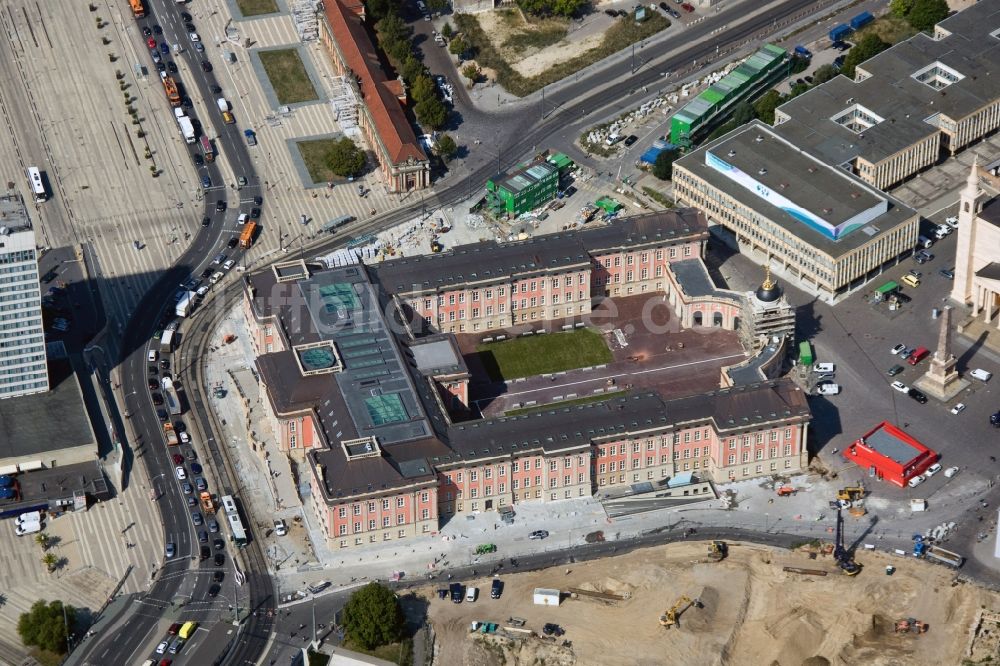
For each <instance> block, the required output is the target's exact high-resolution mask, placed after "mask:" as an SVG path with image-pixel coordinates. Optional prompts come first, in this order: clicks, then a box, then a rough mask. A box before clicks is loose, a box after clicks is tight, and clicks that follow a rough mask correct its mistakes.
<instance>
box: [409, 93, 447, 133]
mask: <svg viewBox="0 0 1000 666" xmlns="http://www.w3.org/2000/svg"><path fill="white" fill-rule="evenodd" d="M413 113H414V114H415V115H416V116H417V121H418V122H419V123H420V124H421V125H427V126H428V127H430V128H431V129H436V130H437V129H441V128H442V127H444V126H445V123H447V122H448V109H447V107H445V105H444V104H443V103H442V102H441V100H439V99H438V98H437V97H428V98H427V99H425V100H423V101H421V102H417V103H416V104H414V105H413Z"/></svg>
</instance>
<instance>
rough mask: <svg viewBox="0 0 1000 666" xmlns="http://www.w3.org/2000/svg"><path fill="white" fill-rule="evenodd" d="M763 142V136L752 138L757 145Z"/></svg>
mask: <svg viewBox="0 0 1000 666" xmlns="http://www.w3.org/2000/svg"><path fill="white" fill-rule="evenodd" d="M763 140H764V135H763V134H758V135H757V136H755V137H754V141H756V142H757V143H760V142H761V141H763Z"/></svg>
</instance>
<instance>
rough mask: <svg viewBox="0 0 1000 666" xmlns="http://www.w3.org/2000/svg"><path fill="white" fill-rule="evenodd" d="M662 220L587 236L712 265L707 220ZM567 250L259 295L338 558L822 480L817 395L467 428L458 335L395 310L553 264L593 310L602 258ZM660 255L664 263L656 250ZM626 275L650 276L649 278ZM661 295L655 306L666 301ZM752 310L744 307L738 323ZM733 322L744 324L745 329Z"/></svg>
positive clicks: (532, 249) (289, 265) (247, 284)
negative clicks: (556, 506) (457, 532)
mask: <svg viewBox="0 0 1000 666" xmlns="http://www.w3.org/2000/svg"><path fill="white" fill-rule="evenodd" d="M659 215H666V216H667V217H666V218H664V219H661V220H656V219H654V218H648V217H647V216H640V217H639V218H634V219H632V220H631V221H629V220H623V221H619V222H618V223H615V224H612V225H608V226H607V227H605V228H604V231H601V230H600V229H595V230H594V232H591V234H592V235H589V236H588V235H587V234H585V233H584V232H577V235H579V236H584V237H586V238H591V239H606V240H608V242H609V243H610V240H611V239H612V238H615V239H617V240H615V241H614V243H611V246H613V247H616V248H619V250H618V251H619V252H621V251H623V250H622V247H628V248H629V249H628V250H627V252H633V249H634V248H631V246H630V245H629V244H630V243H633V242H640V241H641V243H647V242H650V243H660V244H662V245H663V247H662V248H661V250H663V252H664V254H663V257H664V258H665V257H667V256H668V255H667V253H666V251H667V250H668V249H669V248H670V247H671V244H675V245H676V247H679V248H683V247H688V246H689V245H687V244H688V243H693V244H694V245H693V248H694V249H693V250H692V252H693V253H694V256H700V255H698V252H699V250H700V244H701V243H702V242H703V238H704V234H705V231H704V221H703V220H701V221H700V222H699V220H700V216H698V215H697V214H696V213H695V212H694V211H678V212H677V213H676V215H677V216H678V217H673V216H671V215H670V214H659ZM685 217H686V218H687V225H686V230H685V231H683V233H681V231H680V229H679V228H677V229H674V232H675V233H673V234H670V233H667V234H666V235H665V236H657V234H656V233H654V231H655V230H657V229H659V231H660V232H666V231H669V229H667V228H666V227H664V228H660V227H659V226H657V225H663V224H666V223H667V222H668V221H670V224H681V221H682V220H681V219H679V218H685ZM623 223H624V224H623ZM629 225H632V226H629ZM668 226H669V225H668ZM626 231H627V233H625V232H626ZM558 236H559V237H558V238H554V239H552V240H550V241H549V242H551V243H553V245H552V246H551V247H549V249H548V250H544V249H543V248H546V247H548V246H546V245H545V243H544V242H543V241H542V239H535V241H536V243H535V244H534V245H530V244H528V245H524V244H514V247H516V248H519V252H520V256H521V257H522V259H521V262H522V263H524V266H522V265H521V263H517V264H511V263H509V262H510V261H512V257H513V255H511V256H507V255H506V254H504V252H505V250H503V248H502V247H501V246H495V249H496V252H493V253H489V254H486V253H484V254H483V255H480V254H478V253H474V254H472V255H471V256H470V255H469V254H465V253H464V252H463V250H462V248H456V250H454V251H453V253H452V254H451V255H450V256H451V258H450V259H448V258H441V259H439V258H438V257H431V258H428V259H427V260H425V261H421V262H415V263H411V264H406V265H404V264H398V265H397V266H396V268H392V269H391V270H388V271H386V270H383V269H384V268H385V267H386V266H387V265H390V264H393V263H395V262H386V263H385V264H382V265H381V266H379V267H378V269H370V268H368V267H365V266H363V265H350V266H340V267H336V268H320V267H317V266H313V265H307V264H305V263H303V262H301V261H291V262H285V263H280V264H276V265H274V266H272V267H270V268H269V269H266V270H263V271H259V272H256V273H251V274H249V275H246V276H245V277H244V303H243V306H244V308H243V309H244V315H245V317H246V320H247V324H248V328H249V331H250V337H251V340H252V345H253V347H254V350H255V352H256V354H257V360H256V367H257V371H258V375H259V377H260V384H261V389H262V391H263V393H264V395H265V396H266V398H265V400H264V405H265V418H266V419H267V420H268V422H269V424H270V429H271V431H272V432H274V433H275V436H276V438H277V440H278V445H279V448H280V449H281V450H282V451H283V452H284V453H286V454H287V455H289V456H290V457H294V458H297V459H299V460H302V461H304V462H305V463H307V465H308V467H307V468H308V469H309V470H310V478H309V482H310V484H311V486H312V492H311V494H310V497H309V500H308V501H309V503H310V507H311V511H312V513H313V515H314V516H315V517H316V519H317V521H318V522H319V524H320V525H321V526H322V529H323V532H324V534H325V536H326V539H327V542H328V545H330V546H331V547H334V548H351V547H355V546H360V545H363V544H367V543H375V542H383V541H390V540H396V539H401V538H410V537H413V536H417V535H421V534H431V533H433V532H435V531H436V530H437V529H438V526H439V525H440V521H441V520H442V519H445V518H448V517H451V516H454V515H457V514H465V513H471V512H477V511H490V510H495V509H498V508H499V507H501V506H509V505H511V504H514V503H518V502H525V501H543V502H548V501H555V500H562V499H569V498H576V497H582V496H590V495H592V494H594V493H595V492H598V491H599V490H600V489H602V488H607V487H612V486H620V487H627V486H629V485H630V484H635V483H653V484H665V483H666V482H667V481H668V480H669V479H671V478H673V477H674V476H676V475H678V474H684V473H689V474H690V473H696V474H699V475H702V476H703V477H706V478H714V479H717V480H728V479H745V478H751V477H754V476H763V475H767V474H775V473H786V474H787V473H793V472H797V471H799V470H801V469H802V468H803V467H804V466H805V465H806V464H807V462H808V450H807V445H806V442H807V437H808V423H809V420H810V418H811V416H810V413H809V407H808V404H807V402H806V398H805V394H804V393H803V392H802V391H801V389H799V388H798V387H796V386H795V385H794V384H793V383H792V382H790V381H787V380H774V381H769V380H762V381H757V382H752V383H747V384H745V385H739V386H735V387H730V388H724V389H719V390H717V391H714V392H710V393H699V394H697V395H690V396H684V397H680V398H675V399H669V400H667V399H664V398H662V397H661V396H660V395H658V394H656V393H654V392H633V393H630V394H628V395H626V396H624V397H615V398H612V399H610V400H607V401H605V402H597V403H590V404H583V405H569V406H559V405H553V406H552V407H551V408H550V409H546V410H543V411H540V412H538V413H533V414H522V415H517V416H509V417H508V416H501V417H495V418H488V419H478V420H471V421H468V420H467V421H460V422H459V421H453V420H452V419H451V416H450V414H451V413H452V411H453V410H456V408H461V407H463V406H464V405H465V403H467V400H468V396H467V383H468V378H469V371H468V369H467V367H466V365H465V362H464V360H463V358H462V355H461V353H460V351H459V349H458V347H457V345H456V344H455V340H454V336H453V335H451V334H449V333H447V332H445V333H440V332H433V333H432V334H430V335H415V331H414V329H413V328H412V327H411V326H410V324H409V321H408V319H409V316H410V314H409V313H408V312H407V311H406V308H405V307H404V306H403V301H402V300H401V299H399V298H397V297H396V296H395V293H394V292H395V288H396V285H397V283H398V284H402V285H406V284H407V283H408V282H410V281H411V279H412V278H413V276H415V275H419V276H420V277H421V280H422V281H424V280H425V281H427V283H428V284H429V285H438V284H439V283H440V284H441V285H444V284H445V283H447V284H448V285H449V287H448V288H449V289H452V290H454V291H455V293H456V294H457V293H459V291H461V290H473V289H482V290H483V291H485V289H486V288H487V287H485V286H478V285H475V286H474V285H473V284H467V281H469V280H472V281H477V280H478V279H479V277H478V275H479V274H480V273H481V274H482V276H483V277H484V278H486V279H488V280H493V279H499V280H506V281H507V282H505V284H506V285H507V288H508V289H509V288H511V286H512V285H513V282H512V281H511V274H512V273H513V274H518V273H519V272H520V271H526V272H530V271H536V270H537V271H541V272H542V273H544V271H546V270H548V268H549V264H550V261H549V259H552V261H553V262H554V264H553V265H561V262H562V261H563V257H566V256H568V257H570V258H569V259H567V260H566V261H568V262H569V263H571V264H573V263H574V262H577V261H578V260H579V261H582V262H583V265H584V269H582V270H584V271H585V272H586V273H587V276H588V279H587V280H586V281H585V282H583V283H580V285H577V284H575V283H574V284H573V287H572V288H573V289H574V290H575V289H577V287H578V286H584V290H585V295H584V296H583V297H582V300H583V301H584V302H585V303H587V304H588V305H589V302H590V301H589V298H590V284H591V281H590V271H591V270H592V269H591V264H590V261H591V259H590V257H589V256H588V254H587V252H586V248H587V247H595V246H594V245H590V244H589V243H590V241H589V240H588V241H586V242H583V241H580V239H579V238H577V239H576V240H574V241H573V242H572V243H571V244H570V245H566V243H568V242H569V241H568V240H567V239H566V237H567V236H570V234H566V235H558ZM605 237H606V238H605ZM629 239H631V240H629ZM581 243H582V245H581ZM602 245H603V241H602V242H601V243H598V244H597V245H596V246H597V247H600V246H602ZM557 247H558V252H557V251H556V249H555V248H557ZM570 251H572V253H570ZM634 251H635V252H638V251H639V250H634ZM644 251H645V252H648V253H649V254H650V255H651V257H650V258H649V261H651V262H652V261H654V260H653V259H652V256H655V252H656V248H655V247H654V246H650V247H649V248H647V249H646V250H644ZM577 253H579V254H580V255H581V256H580V258H579V259H578V258H577V256H576V254H577ZM623 256H625V255H623V254H619V257H623ZM628 256H631V254H629V255H628ZM486 257H489V258H490V260H491V261H490V262H488V261H486ZM554 258H558V260H556V259H554ZM675 259H680V257H675ZM470 261H471V262H472V263H469V262H470ZM664 261H666V260H665V259H664ZM529 262H534V263H535V266H534V267H531V266H528V265H527V264H528V263H529ZM611 263H612V264H614V263H615V262H614V260H613V259H611ZM621 263H622V264H623V265H626V266H631V267H632V268H631V270H633V271H638V267H637V265H636V264H635V262H632V263H631V264H630V263H629V262H628V261H627V260H622V261H621ZM574 265H575V264H574ZM664 267H665V269H666V268H669V266H668V265H667V264H666V263H664ZM600 268H603V263H602V264H600ZM647 268H648V267H647ZM465 271H468V273H465ZM575 277H576V275H575V274H574V278H575ZM519 279H520V278H519ZM535 279H536V280H539V279H540V278H539V277H537V276H536V278H535ZM550 279H551V278H550ZM645 279H646V280H648V281H652V280H654V278H653V277H652V276H651V275H647V276H646V278H645ZM669 279H671V278H669V275H668V273H667V272H666V270H665V271H664V272H663V274H662V275H661V280H663V281H664V284H665V285H666V284H667V283H668V282H669ZM641 282H642V279H640V278H638V277H635V278H634V281H633V283H630V282H628V281H626V280H622V281H621V282H620V283H612V284H616V285H617V286H615V287H613V288H615V289H624V288H625V286H626V285H629V286H630V287H635V288H636V289H638V286H639V284H640V283H641ZM551 287H552V285H551V284H550V285H548V286H545V287H542V288H543V289H550V288H551ZM495 288H496V287H494V289H495ZM604 288H605V284H604V283H602V286H601V289H602V292H603V290H604ZM609 288H611V287H609ZM666 288H667V287H666V286H664V287H662V289H666ZM537 289H538V287H537V286H536V290H537ZM649 291H650V292H655V288H654V287H653V286H652V284H650V286H649ZM461 293H468V294H469V296H468V298H469V300H468V301H467V305H468V306H470V307H471V305H472V304H473V303H475V302H477V301H474V300H472V296H471V293H472V292H471V291H468V292H465V291H461ZM622 293H624V292H622ZM636 293H639V292H638V291H637V292H636ZM717 296H718V295H717ZM481 297H484V296H483V293H482V292H481ZM507 297H508V296H505V298H507ZM519 297H520V293H518V298H519ZM713 298H715V296H713ZM718 299H719V300H721V299H722V296H718ZM738 301H739V298H738V297H736V298H734V299H733V302H734V307H737V308H738V307H739V305H738ZM479 302H481V299H480V301H479ZM574 303H575V301H574ZM689 305H692V306H700V302H698V301H696V300H692V302H691V303H690V304H689ZM546 316H549V315H548V314H546ZM725 319H726V320H729V321H730V323H732V321H731V320H732V319H733V317H732V316H731V313H727V314H726V317H725ZM713 324H714V322H713ZM721 324H722V322H719V323H718V324H714V325H721ZM705 325H710V324H709V323H708V322H706V324H705Z"/></svg>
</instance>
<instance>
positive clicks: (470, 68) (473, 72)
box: [462, 62, 482, 85]
mask: <svg viewBox="0 0 1000 666" xmlns="http://www.w3.org/2000/svg"><path fill="white" fill-rule="evenodd" d="M481 75H482V72H480V71H479V67H477V66H476V65H475V64H474V63H471V62H470V63H469V64H468V65H466V66H465V67H463V68H462V76H464V77H465V78H467V79H469V81H470V82H471V83H472V84H473V85H475V83H476V81H478V80H479V77H480V76H481Z"/></svg>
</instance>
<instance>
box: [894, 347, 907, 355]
mask: <svg viewBox="0 0 1000 666" xmlns="http://www.w3.org/2000/svg"><path fill="white" fill-rule="evenodd" d="M905 349H906V345H896V346H895V347H893V348H892V353H893V354H899V352H901V351H904V350H905Z"/></svg>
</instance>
